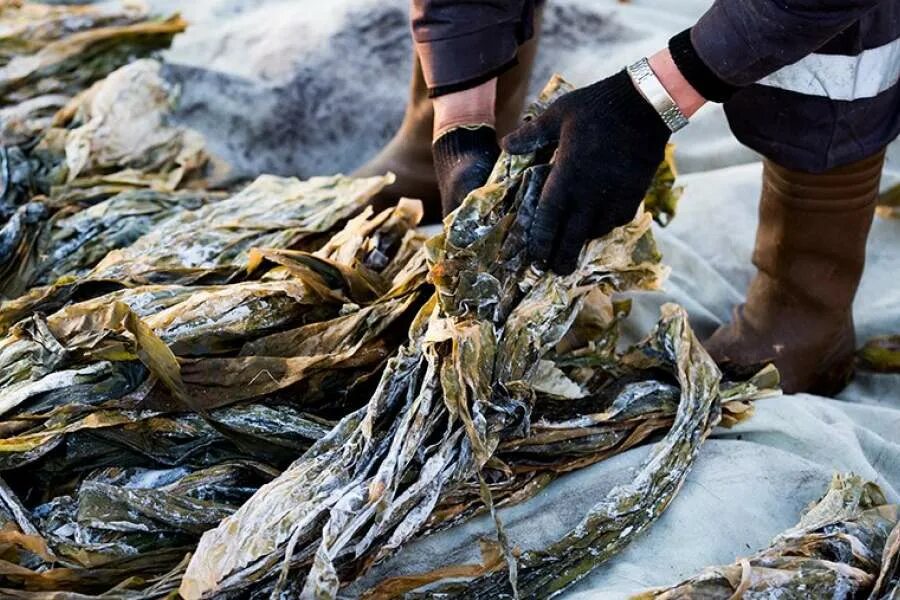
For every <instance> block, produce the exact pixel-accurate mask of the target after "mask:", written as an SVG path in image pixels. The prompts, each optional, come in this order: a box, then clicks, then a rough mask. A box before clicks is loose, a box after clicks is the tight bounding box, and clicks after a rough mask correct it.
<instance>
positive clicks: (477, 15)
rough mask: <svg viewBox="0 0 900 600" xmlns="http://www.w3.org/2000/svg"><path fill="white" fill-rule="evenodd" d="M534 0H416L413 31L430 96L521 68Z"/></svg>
mask: <svg viewBox="0 0 900 600" xmlns="http://www.w3.org/2000/svg"><path fill="white" fill-rule="evenodd" d="M533 15H534V0H412V30H413V40H414V42H415V46H416V52H417V53H418V55H419V60H420V61H421V63H422V73H423V75H424V76H425V83H426V84H427V85H428V90H429V94H430V95H431V96H438V95H441V94H446V93H450V92H454V91H459V90H463V89H466V88H469V87H474V86H476V85H478V84H479V83H483V82H485V81H487V80H489V79H491V78H493V77H495V76H497V75H499V74H500V73H501V72H503V71H505V70H506V69H508V68H509V67H511V66H512V65H514V64H515V61H516V51H517V50H518V47H519V44H521V43H523V42H525V41H526V40H527V39H529V38H530V37H531V35H532V27H533V23H532V20H533Z"/></svg>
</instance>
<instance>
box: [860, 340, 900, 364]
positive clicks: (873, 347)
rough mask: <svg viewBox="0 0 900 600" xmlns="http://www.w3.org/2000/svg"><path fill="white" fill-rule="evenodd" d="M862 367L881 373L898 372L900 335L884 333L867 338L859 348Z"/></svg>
mask: <svg viewBox="0 0 900 600" xmlns="http://www.w3.org/2000/svg"><path fill="white" fill-rule="evenodd" d="M859 360H860V362H861V363H862V367H863V368H865V369H867V370H870V371H878V372H882V373H898V372H900V335H885V336H881V337H876V338H872V339H870V340H868V341H867V342H866V343H865V344H864V345H863V347H862V348H860V349H859Z"/></svg>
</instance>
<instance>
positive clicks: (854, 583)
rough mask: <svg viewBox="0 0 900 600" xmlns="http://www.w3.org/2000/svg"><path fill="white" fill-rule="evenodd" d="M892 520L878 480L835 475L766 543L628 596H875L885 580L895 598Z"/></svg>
mask: <svg viewBox="0 0 900 600" xmlns="http://www.w3.org/2000/svg"><path fill="white" fill-rule="evenodd" d="M898 520H900V507H898V506H897V505H895V504H888V503H887V501H886V500H885V498H884V495H883V494H882V492H881V490H880V489H879V488H878V486H877V485H875V484H874V483H872V482H866V481H863V480H862V479H861V478H859V477H857V476H855V475H852V474H849V475H840V474H838V475H835V477H834V479H833V480H832V482H831V485H830V487H829V489H828V490H827V492H826V493H825V495H824V496H823V497H822V498H821V499H820V500H819V501H818V502H817V503H816V504H814V505H813V506H812V507H811V508H810V509H809V510H808V511H807V512H806V514H805V515H803V517H802V518H801V520H800V523H799V524H797V525H796V526H795V527H793V528H792V529H790V530H788V531H786V532H784V533H782V534H780V535H779V536H778V537H776V538H775V540H774V541H773V542H772V545H771V546H770V547H769V548H766V549H765V550H761V551H759V552H757V553H756V554H754V555H752V556H749V557H747V558H742V559H739V560H737V561H736V562H735V563H734V564H732V565H727V566H722V567H711V568H708V569H705V570H704V571H702V572H701V573H700V574H698V575H696V576H694V577H692V578H690V579H687V580H685V581H683V582H682V583H679V584H677V585H675V586H672V587H669V588H662V589H657V590H650V591H647V592H644V593H642V594H638V595H637V596H634V597H633V600H651V599H657V600H673V599H676V598H708V599H710V600H714V599H717V598H721V599H722V600H728V599H730V598H739V597H753V598H756V597H766V598H831V599H833V600H840V599H847V600H849V599H850V598H859V597H865V596H866V594H868V593H869V592H870V591H871V595H869V597H870V598H877V599H880V598H891V597H892V596H891V595H890V594H891V592H890V590H891V586H892V585H893V588H894V592H893V593H894V596H893V597H896V593H897V592H896V585H897V550H898V546H897V527H898ZM892 528H893V529H894V532H893V533H891V530H892ZM882 556H883V557H884V558H883V559H882ZM879 571H880V575H879ZM876 579H877V582H876Z"/></svg>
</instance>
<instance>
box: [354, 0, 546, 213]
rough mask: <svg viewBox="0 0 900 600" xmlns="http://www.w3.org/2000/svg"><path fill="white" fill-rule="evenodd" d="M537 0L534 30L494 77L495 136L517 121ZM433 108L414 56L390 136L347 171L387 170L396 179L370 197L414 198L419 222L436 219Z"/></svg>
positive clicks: (533, 42)
mask: <svg viewBox="0 0 900 600" xmlns="http://www.w3.org/2000/svg"><path fill="white" fill-rule="evenodd" d="M542 8H543V3H539V4H538V6H537V8H536V9H535V15H534V36H533V37H532V38H531V39H530V40H528V41H527V42H525V43H524V44H522V46H520V47H519V52H518V54H517V60H518V64H517V65H516V66H514V67H513V68H511V69H510V70H508V71H506V72H505V73H503V74H502V75H500V77H499V79H498V81H497V113H496V116H497V121H496V125H497V136H498V137H502V136H504V135H506V134H507V133H509V132H510V131H512V130H513V129H515V128H516V127H517V126H518V124H519V119H520V117H521V114H522V110H523V109H524V107H525V102H526V99H527V98H526V96H527V93H528V82H529V80H530V78H531V71H532V67H533V66H534V59H535V56H536V55H537V48H538V41H539V40H538V38H539V37H540V31H541V16H542V12H543V10H542ZM433 119H434V112H433V111H432V107H431V99H430V98H429V97H428V88H427V86H426V85H425V79H424V77H423V76H422V68H421V66H420V65H419V59H418V58H417V57H416V58H414V64H413V74H412V82H411V83H410V88H409V101H408V103H407V105H406V112H405V114H404V116H403V122H402V123H401V124H400V128H399V129H398V130H397V133H395V134H394V137H393V138H392V139H391V141H390V142H388V144H387V145H386V146H385V147H384V148H383V149H382V150H381V151H380V152H379V153H378V154H377V155H375V157H374V158H372V159H371V160H369V161H368V162H366V163H365V164H364V165H362V166H361V167H359V168H358V169H357V170H356V171H355V172H354V173H353V175H354V176H356V177H370V176H373V175H383V174H384V173H387V172H388V171H390V172H392V173H394V174H395V175H396V176H397V180H396V181H395V182H394V183H393V184H392V185H390V186H388V187H386V188H385V189H384V190H383V191H382V192H381V194H379V195H378V197H376V198H375V200H374V205H375V207H376V208H377V209H380V208H385V207H387V206H391V205H393V204H395V203H396V202H397V200H399V199H400V198H403V197H406V198H418V199H420V200H422V202H423V203H424V205H425V222H430V223H436V222H439V221H440V220H441V197H440V192H439V191H438V186H437V178H436V177H435V174H434V164H433V161H432V156H431V137H432V125H433Z"/></svg>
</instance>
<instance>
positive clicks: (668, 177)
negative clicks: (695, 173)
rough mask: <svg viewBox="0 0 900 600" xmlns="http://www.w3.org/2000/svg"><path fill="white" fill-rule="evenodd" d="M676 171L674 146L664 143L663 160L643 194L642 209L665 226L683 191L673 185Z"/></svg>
mask: <svg viewBox="0 0 900 600" xmlns="http://www.w3.org/2000/svg"><path fill="white" fill-rule="evenodd" d="M677 178H678V171H677V170H676V168H675V146H674V144H668V145H666V154H665V160H663V163H662V164H661V165H660V166H659V169H658V170H657V172H656V177H655V178H654V179H653V184H652V185H651V186H650V189H649V190H648V191H647V195H646V196H644V209H645V210H646V211H647V212H649V213H650V214H652V215H653V218H654V219H655V220H656V222H657V223H659V224H660V225H662V226H663V227H665V226H666V225H668V224H669V223H670V222H671V221H672V219H673V218H674V217H675V210H676V208H677V207H678V201H679V200H680V199H681V194H682V192H683V191H684V189H683V188H681V187H676V186H675V180H676V179H677Z"/></svg>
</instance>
